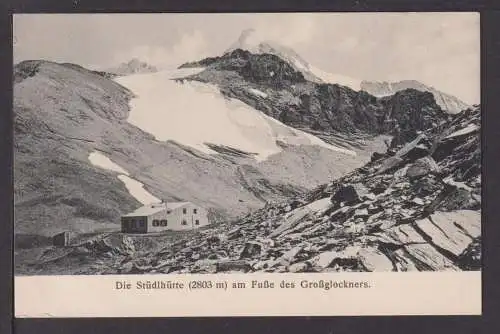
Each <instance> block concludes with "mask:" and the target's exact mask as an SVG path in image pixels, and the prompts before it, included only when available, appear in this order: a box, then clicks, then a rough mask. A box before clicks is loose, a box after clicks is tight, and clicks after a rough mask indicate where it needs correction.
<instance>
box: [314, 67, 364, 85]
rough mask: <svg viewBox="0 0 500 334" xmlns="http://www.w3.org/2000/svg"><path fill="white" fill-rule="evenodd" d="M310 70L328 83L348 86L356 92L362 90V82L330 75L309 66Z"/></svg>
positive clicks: (342, 76)
mask: <svg viewBox="0 0 500 334" xmlns="http://www.w3.org/2000/svg"><path fill="white" fill-rule="evenodd" d="M308 69H309V71H310V72H311V73H312V74H313V75H315V76H316V77H318V78H320V79H321V80H323V81H325V82H326V83H333V84H338V85H342V86H347V87H349V88H351V89H354V90H356V91H359V90H361V80H358V79H354V78H351V77H348V76H345V75H340V74H333V73H328V72H325V71H323V70H321V69H319V68H317V67H315V66H312V65H309V68H308Z"/></svg>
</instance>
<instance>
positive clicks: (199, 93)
mask: <svg viewBox="0 0 500 334" xmlns="http://www.w3.org/2000/svg"><path fill="white" fill-rule="evenodd" d="M202 70H203V68H194V69H193V68H190V69H180V70H179V69H166V70H163V71H159V72H156V73H142V74H132V75H128V76H123V77H118V78H116V79H115V81H116V82H118V83H119V84H121V85H122V86H124V87H126V88H128V89H129V90H130V91H132V92H133V93H134V95H135V98H133V99H132V100H131V101H130V114H129V117H128V119H127V121H128V122H129V123H131V124H133V125H135V126H137V127H139V128H140V129H142V130H143V131H145V132H148V133H150V134H152V135H153V136H154V137H155V138H156V139H157V140H159V141H174V142H177V143H179V144H182V145H185V146H189V147H191V148H194V149H196V150H199V151H201V152H204V153H206V154H218V153H217V152H215V151H213V150H212V149H210V147H209V146H208V145H207V144H215V145H223V146H227V147H232V148H235V149H238V150H240V151H244V152H247V153H250V154H253V155H254V157H255V159H257V160H258V161H263V160H265V159H267V158H268V157H269V156H271V155H273V154H276V153H279V152H281V151H282V147H281V146H280V145H278V143H277V141H281V142H283V143H286V144H289V145H319V146H322V147H325V148H328V149H330V150H334V151H337V152H342V153H345V154H348V155H356V153H355V152H354V151H351V150H347V149H344V148H341V147H337V146H334V145H330V144H328V143H326V142H324V141H323V140H321V139H320V138H317V137H315V136H313V135H311V134H308V133H305V132H303V131H300V130H297V129H294V128H292V127H290V126H287V125H285V124H283V123H281V122H279V121H277V120H275V119H274V118H271V117H269V116H266V115H265V114H264V113H262V112H260V111H258V110H256V109H254V108H252V107H251V106H249V105H247V104H245V103H243V102H242V101H240V100H237V99H231V98H227V97H225V96H223V95H222V94H221V93H220V91H219V89H218V88H217V87H216V86H215V85H212V84H207V83H201V82H196V81H191V80H181V81H182V83H180V82H179V80H173V79H180V78H185V77H186V76H187V75H189V74H195V73H197V72H200V71H202ZM254 93H256V92H254ZM262 93H263V92H262Z"/></svg>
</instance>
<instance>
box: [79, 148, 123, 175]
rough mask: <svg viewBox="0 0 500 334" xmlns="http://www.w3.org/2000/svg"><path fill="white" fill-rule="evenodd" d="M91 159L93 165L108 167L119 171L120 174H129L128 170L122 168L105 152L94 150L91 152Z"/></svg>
mask: <svg viewBox="0 0 500 334" xmlns="http://www.w3.org/2000/svg"><path fill="white" fill-rule="evenodd" d="M89 161H90V162H91V163H92V165H94V166H97V167H100V168H103V169H107V170H110V171H113V172H117V173H120V174H125V175H129V174H128V172H127V171H126V170H125V169H123V168H121V167H120V166H119V165H117V164H115V163H114V162H113V161H111V160H110V159H109V158H108V157H107V156H105V155H104V154H102V153H100V152H97V151H94V152H92V153H90V154H89Z"/></svg>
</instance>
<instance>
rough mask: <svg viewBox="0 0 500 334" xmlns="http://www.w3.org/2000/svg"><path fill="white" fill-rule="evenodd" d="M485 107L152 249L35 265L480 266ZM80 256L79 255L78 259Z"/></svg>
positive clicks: (147, 269)
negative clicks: (290, 194)
mask: <svg viewBox="0 0 500 334" xmlns="http://www.w3.org/2000/svg"><path fill="white" fill-rule="evenodd" d="M480 166H481V150H480V110H479V108H478V107H475V108H472V109H468V110H466V111H463V112H461V113H459V114H457V115H455V116H453V117H452V119H451V120H450V121H448V122H446V123H444V124H442V125H440V126H438V127H435V128H432V129H429V130H428V131H425V132H422V133H420V134H419V135H418V136H417V137H416V138H414V139H413V140H412V141H410V142H407V143H405V144H402V145H395V146H394V147H392V148H390V149H388V150H387V152H386V153H384V154H380V153H375V154H374V155H373V156H372V161H371V162H369V163H367V164H366V165H365V166H363V167H361V168H358V169H356V170H355V171H353V172H351V173H349V174H347V175H346V176H344V177H342V178H340V179H338V180H336V181H334V182H332V183H329V184H325V185H323V186H320V187H318V188H317V189H315V190H314V191H311V192H308V193H307V194H305V195H301V196H297V197H296V198H295V199H293V200H290V201H284V202H282V203H278V204H272V205H267V206H266V207H265V208H263V209H261V210H258V211H256V212H253V213H250V214H248V215H247V216H245V217H243V218H242V219H239V220H237V221H235V222H233V223H225V224H221V225H220V226H217V227H207V228H205V229H203V230H199V231H196V232H192V233H189V234H187V235H184V236H176V237H175V238H172V237H170V239H168V237H167V236H164V237H157V238H163V239H161V241H158V240H159V239H155V240H156V243H155V245H154V247H151V248H148V249H145V248H144V240H143V239H141V237H137V236H125V235H109V236H101V237H100V238H96V239H88V240H85V241H81V242H79V243H78V242H77V243H75V245H74V246H71V247H66V248H64V249H57V248H55V249H54V248H52V249H48V250H45V252H44V253H42V254H41V255H40V258H42V259H44V261H43V263H38V264H34V265H32V266H31V267H30V268H29V270H31V271H32V272H36V271H44V272H49V273H50V272H53V271H55V272H57V268H61V266H62V265H64V266H65V268H66V270H67V273H73V274H75V273H83V274H88V273H109V274H112V273H124V274H125V273H126V274H128V273H172V274H173V273H216V272H227V273H231V272H330V271H447V270H479V269H480V261H481V209H480V208H481V167H480ZM77 263H78V265H77Z"/></svg>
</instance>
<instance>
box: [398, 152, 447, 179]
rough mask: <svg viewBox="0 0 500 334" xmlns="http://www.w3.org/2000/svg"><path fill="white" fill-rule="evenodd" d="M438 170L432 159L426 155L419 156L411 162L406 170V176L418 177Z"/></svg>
mask: <svg viewBox="0 0 500 334" xmlns="http://www.w3.org/2000/svg"><path fill="white" fill-rule="evenodd" d="M438 171H439V166H438V165H437V164H436V162H435V161H434V159H432V158H431V157H428V156H427V157H423V158H420V159H418V160H416V161H415V162H414V163H413V164H411V165H410V166H409V167H408V169H407V170H406V176H408V177H409V178H410V180H413V179H416V178H418V177H422V176H425V175H428V174H429V173H436V172H438Z"/></svg>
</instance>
